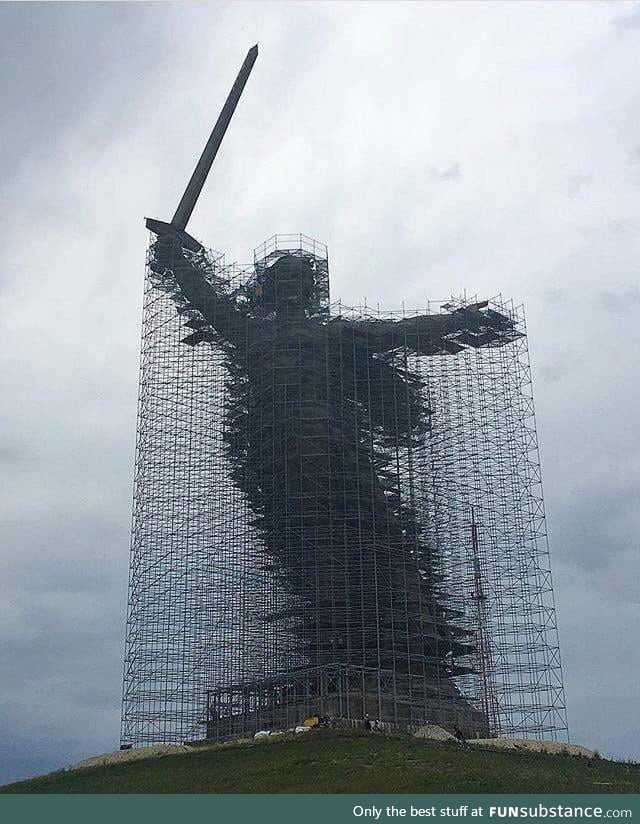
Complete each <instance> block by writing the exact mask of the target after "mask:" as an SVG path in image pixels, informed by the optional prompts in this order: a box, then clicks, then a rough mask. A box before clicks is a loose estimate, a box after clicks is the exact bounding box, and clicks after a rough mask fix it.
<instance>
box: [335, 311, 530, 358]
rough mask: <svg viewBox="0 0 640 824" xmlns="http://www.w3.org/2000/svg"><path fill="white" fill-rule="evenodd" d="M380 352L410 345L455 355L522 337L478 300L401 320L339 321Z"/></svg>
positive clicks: (422, 350) (508, 320) (507, 320)
mask: <svg viewBox="0 0 640 824" xmlns="http://www.w3.org/2000/svg"><path fill="white" fill-rule="evenodd" d="M334 324H336V325H338V326H339V325H344V331H347V329H349V330H351V331H352V332H353V334H354V335H355V336H356V338H357V337H359V336H362V342H363V343H366V346H367V347H368V348H369V349H371V350H373V351H377V352H388V351H390V350H391V349H397V348H398V347H407V348H408V349H412V350H413V351H414V352H416V353H418V354H419V355H437V354H443V353H449V354H455V353H456V352H461V351H462V350H463V349H467V348H469V347H472V348H475V349H478V348H480V347H483V346H488V345H494V346H499V345H500V344H501V343H508V342H509V341H512V340H515V339H516V338H519V337H521V336H522V334H521V333H520V332H518V331H517V330H516V329H515V326H514V323H513V321H512V320H511V318H509V317H508V316H507V315H503V314H501V313H500V312H496V311H495V310H494V309H488V308H487V302H484V303H476V304H473V305H472V306H467V307H464V308H461V309H457V310H456V311H454V312H450V313H448V314H441V315H416V316H414V317H408V318H403V319H402V320H397V321H394V320H366V321H347V320H341V319H340V320H336V321H334Z"/></svg>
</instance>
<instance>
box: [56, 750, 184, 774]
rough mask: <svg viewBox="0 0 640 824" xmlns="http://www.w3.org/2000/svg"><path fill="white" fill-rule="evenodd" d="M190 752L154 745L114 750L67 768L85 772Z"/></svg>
mask: <svg viewBox="0 0 640 824" xmlns="http://www.w3.org/2000/svg"><path fill="white" fill-rule="evenodd" d="M185 752H191V750H190V749H189V748H188V747H185V746H184V745H182V744H154V745H153V746H151V747H135V748H132V749H130V750H116V752H108V753H105V754H104V755H94V756H92V757H91V758H85V760H84V761H80V762H79V763H78V764H73V765H72V766H71V767H69V769H70V770H86V769H88V768H89V767H106V766H108V765H110V764H124V763H126V762H127V761H141V760H142V759H144V758H162V756H163V755H178V754H179V753H185Z"/></svg>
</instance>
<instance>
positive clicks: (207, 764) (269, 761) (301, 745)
mask: <svg viewBox="0 0 640 824" xmlns="http://www.w3.org/2000/svg"><path fill="white" fill-rule="evenodd" d="M0 792H4V793H356V792H357V793H448V792H460V793H467V792H468V793H483V792H549V793H550V792H558V793H562V792H570V793H595V792H617V793H638V792H640V767H639V766H638V765H632V764H622V763H617V762H612V761H606V760H602V759H594V760H592V761H591V760H587V759H585V758H578V757H575V756H568V755H545V754H538V753H523V752H505V751H496V750H485V749H482V750H480V749H477V748H472V747H469V748H460V747H458V746H457V745H451V744H440V743H436V742H433V741H424V740H419V739H415V738H411V737H409V736H408V735H383V734H378V733H362V732H336V731H332V730H314V731H313V732H311V733H308V734H306V735H304V736H298V737H296V738H295V739H293V740H291V739H287V740H279V741H278V740H276V741H271V742H256V743H246V744H239V745H232V746H226V747H219V748H215V749H201V750H196V751H194V752H192V753H188V754H186V755H171V756H164V757H162V758H157V759H146V760H144V761H137V762H130V763H125V764H120V765H114V766H109V767H94V768H92V769H86V770H77V771H73V772H59V773H52V774H50V775H45V776H42V777H40V778H34V779H31V780H29V781H22V782H19V783H16V784H10V785H7V786H6V787H2V788H0Z"/></svg>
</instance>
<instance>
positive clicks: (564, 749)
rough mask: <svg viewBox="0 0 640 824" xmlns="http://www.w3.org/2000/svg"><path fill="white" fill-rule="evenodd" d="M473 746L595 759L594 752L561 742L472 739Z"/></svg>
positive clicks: (518, 739)
mask: <svg viewBox="0 0 640 824" xmlns="http://www.w3.org/2000/svg"><path fill="white" fill-rule="evenodd" d="M467 743H468V744H471V745H472V746H480V747H491V748H492V749H498V750H521V751H523V752H546V753H549V754H550V755H579V756H582V758H593V756H594V753H593V750H588V749H587V748H586V747H582V746H581V745H580V744H563V743H561V742H559V741H537V740H535V739H527V738H470V739H469V740H468V741H467Z"/></svg>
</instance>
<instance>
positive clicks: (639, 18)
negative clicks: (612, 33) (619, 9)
mask: <svg viewBox="0 0 640 824" xmlns="http://www.w3.org/2000/svg"><path fill="white" fill-rule="evenodd" d="M611 23H612V24H613V25H614V26H617V27H618V28H619V29H631V30H634V29H640V4H636V5H635V7H634V9H633V11H632V12H631V13H630V14H619V15H617V16H616V17H614V18H613V19H612V21H611Z"/></svg>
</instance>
